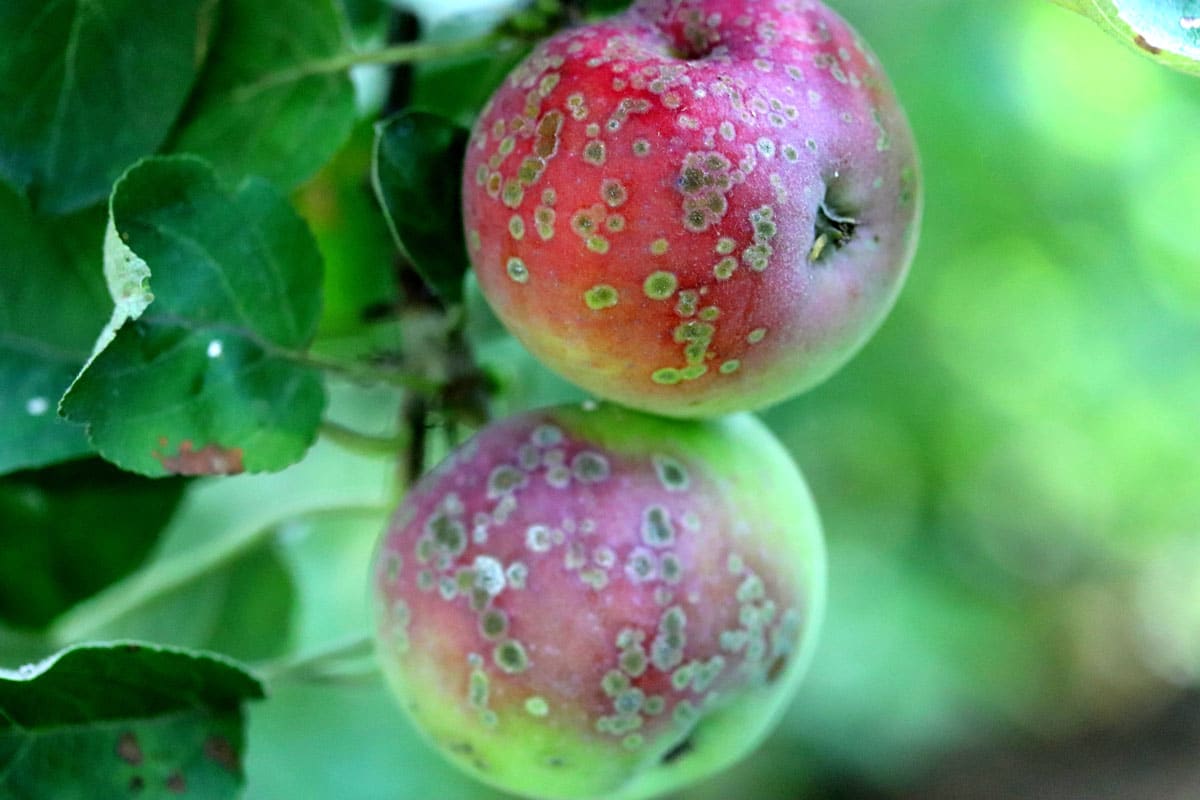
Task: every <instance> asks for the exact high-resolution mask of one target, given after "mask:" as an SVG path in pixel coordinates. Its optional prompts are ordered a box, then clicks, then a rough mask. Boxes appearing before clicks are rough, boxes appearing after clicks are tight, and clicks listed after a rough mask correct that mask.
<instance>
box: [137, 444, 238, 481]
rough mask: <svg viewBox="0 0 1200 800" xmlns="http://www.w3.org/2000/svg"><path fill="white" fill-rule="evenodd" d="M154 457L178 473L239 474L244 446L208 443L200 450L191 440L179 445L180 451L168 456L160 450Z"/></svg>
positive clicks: (172, 471) (155, 452)
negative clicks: (222, 445) (224, 445)
mask: <svg viewBox="0 0 1200 800" xmlns="http://www.w3.org/2000/svg"><path fill="white" fill-rule="evenodd" d="M154 457H155V458H157V459H158V461H159V463H161V464H162V465H163V468H164V469H166V470H167V472H171V473H174V474H176V475H237V474H238V473H240V472H242V471H243V469H244V468H243V466H242V448H240V447H221V446H220V445H219V444H206V445H204V447H201V448H200V449H199V450H197V449H195V448H194V447H193V445H192V443H191V442H190V441H187V440H184V441H183V442H182V443H181V444H180V445H179V452H178V453H176V454H175V455H173V456H168V455H166V454H165V453H163V452H160V451H158V450H155V451H154Z"/></svg>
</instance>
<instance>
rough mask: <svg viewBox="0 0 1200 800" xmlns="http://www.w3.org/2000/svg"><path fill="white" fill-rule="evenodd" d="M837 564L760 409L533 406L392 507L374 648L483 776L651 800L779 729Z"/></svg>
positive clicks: (438, 732)
mask: <svg viewBox="0 0 1200 800" xmlns="http://www.w3.org/2000/svg"><path fill="white" fill-rule="evenodd" d="M824 567H825V565H824V550H823V545H822V539H821V534H820V528H819V524H818V521H817V516H816V512H815V510H814V508H813V504H812V500H811V499H810V496H809V494H808V490H807V489H806V487H805V485H804V481H803V479H802V478H801V477H800V474H799V472H797V470H796V467H795V465H794V464H793V463H792V461H791V459H790V458H789V457H788V455H787V453H786V452H785V451H784V450H783V448H782V446H781V445H780V444H779V443H778V442H777V441H776V440H775V438H774V437H773V436H772V435H771V434H770V433H769V432H768V431H767V430H766V428H764V427H763V426H762V424H761V423H759V422H758V421H757V420H756V419H754V418H753V417H751V416H749V415H736V416H733V417H728V418H725V419H722V420H719V421H714V422H687V421H675V420H667V419H663V418H661V417H651V416H648V415H644V414H640V413H638V412H634V411H629V410H626V409H623V408H620V407H618V406H612V405H605V406H600V407H599V408H596V407H594V406H593V407H592V408H591V409H590V410H589V409H580V408H577V407H562V408H554V409H549V410H545V411H539V412H534V413H528V414H524V415H522V416H518V417H513V418H510V419H506V420H504V421H501V422H498V423H494V424H492V425H490V426H488V427H487V428H485V429H484V430H483V431H482V432H480V433H479V434H478V435H477V436H476V437H475V438H474V439H472V440H471V441H470V442H469V443H467V444H466V445H465V446H464V447H462V448H461V449H460V450H459V451H457V452H456V453H454V454H453V455H451V456H450V457H449V458H448V459H447V460H446V461H445V462H444V463H443V464H441V465H440V466H439V467H438V468H437V469H436V470H435V471H434V472H432V473H430V474H429V475H428V476H426V478H424V479H423V480H422V481H421V482H420V483H419V484H418V485H417V486H416V488H415V489H414V490H413V491H412V492H410V494H409V495H408V497H407V498H406V499H405V501H404V503H403V505H402V506H401V507H400V509H399V510H398V511H397V513H396V516H395V518H394V520H393V521H392V524H391V527H390V529H389V530H388V531H387V532H386V533H385V534H384V536H383V538H382V541H381V542H380V545H379V548H378V550H377V553H376V556H375V561H374V589H375V606H376V610H377V621H378V628H377V635H378V641H379V655H380V658H381V661H382V664H383V666H384V671H385V673H386V674H387V676H388V678H389V681H390V685H391V686H392V688H393V689H394V690H395V693H396V695H397V696H398V697H399V699H400V701H401V703H402V704H403V706H404V707H405V708H407V709H408V711H409V713H410V714H411V715H412V717H413V719H414V720H415V721H416V723H417V725H418V727H420V728H421V729H422V730H423V731H424V732H425V734H426V735H427V736H428V737H429V738H430V739H432V740H433V741H434V742H435V743H436V744H437V745H438V746H439V747H440V749H441V750H442V751H443V752H444V753H445V754H447V755H448V756H449V757H450V758H451V759H452V760H454V761H455V762H456V763H458V764H459V765H461V766H462V767H464V768H466V769H467V770H469V771H471V772H473V773H474V774H475V775H476V776H477V777H479V778H480V779H482V780H484V781H487V782H489V783H492V784H494V785H496V786H498V787H501V788H503V789H506V790H508V791H512V792H516V793H519V794H523V795H527V796H532V797H539V798H603V799H604V800H630V799H631V798H642V797H648V796H651V795H654V794H658V793H660V792H663V791H668V790H671V789H674V788H678V787H679V786H681V785H684V784H686V783H688V782H690V781H693V780H696V779H698V778H700V777H703V776H705V775H708V774H711V773H712V772H714V771H716V770H719V769H721V768H723V767H725V766H727V765H728V764H730V763H732V762H733V761H734V760H736V759H738V758H739V757H741V756H742V755H744V754H745V753H746V752H748V751H749V750H750V749H751V748H753V747H754V746H755V745H756V744H757V743H758V741H759V740H760V739H761V738H762V737H763V736H764V735H765V734H766V732H767V731H768V730H769V729H770V728H771V727H772V726H773V725H774V724H775V722H776V721H777V720H778V718H779V715H780V714H781V713H782V711H783V709H784V708H785V706H786V704H787V703H788V701H789V700H790V698H791V696H792V693H793V690H794V689H795V687H796V684H797V681H798V680H799V679H800V677H801V674H802V672H803V671H804V668H805V665H806V663H807V661H808V659H809V655H810V654H811V651H812V645H813V642H814V636H815V633H816V627H817V623H818V620H819V618H820V616H821V608H822V605H823V598H824Z"/></svg>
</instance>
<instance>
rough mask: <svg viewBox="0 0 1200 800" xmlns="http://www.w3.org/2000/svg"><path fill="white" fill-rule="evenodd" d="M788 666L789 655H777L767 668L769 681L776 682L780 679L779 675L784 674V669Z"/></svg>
mask: <svg viewBox="0 0 1200 800" xmlns="http://www.w3.org/2000/svg"><path fill="white" fill-rule="evenodd" d="M786 666H787V656H777V657H776V658H775V660H774V661H772V662H771V666H770V667H768V668H767V683H774V682H775V681H777V680H779V676H780V675H782V674H783V669H784V667H786Z"/></svg>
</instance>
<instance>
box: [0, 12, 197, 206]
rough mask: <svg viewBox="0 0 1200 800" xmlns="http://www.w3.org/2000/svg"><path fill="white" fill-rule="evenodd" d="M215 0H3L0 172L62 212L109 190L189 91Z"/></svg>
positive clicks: (164, 128) (158, 138)
mask: <svg viewBox="0 0 1200 800" xmlns="http://www.w3.org/2000/svg"><path fill="white" fill-rule="evenodd" d="M215 10H216V0H176V1H175V2H171V3H145V2H141V0H87V1H86V2H85V0H7V2H5V3H3V4H2V5H0V108H2V109H4V113H3V114H0V177H2V178H3V179H5V180H7V181H9V182H10V183H11V184H12V185H13V186H15V187H17V188H19V189H20V190H21V191H23V192H26V193H27V194H28V195H29V196H30V198H31V199H32V200H33V203H34V205H35V206H36V207H38V208H39V209H44V210H47V211H51V212H54V213H62V212H67V211H73V210H75V209H79V208H83V207H84V206H88V205H91V204H92V203H95V202H96V201H98V200H100V199H101V198H103V197H104V196H106V195H107V194H108V190H109V187H110V186H111V185H112V182H113V181H114V180H115V179H116V178H117V176H118V175H120V174H121V171H122V170H124V169H125V167H126V166H128V165H129V164H130V163H131V162H132V161H134V160H136V159H138V158H140V157H141V156H144V155H147V154H149V153H152V152H154V150H156V149H157V148H158V146H159V145H160V144H161V143H162V142H163V140H164V139H165V138H166V136H167V133H168V131H169V130H170V128H171V124H172V122H174V120H175V118H176V116H177V115H178V114H179V111H180V109H181V108H182V107H183V104H184V101H185V100H186V99H187V96H188V92H189V91H190V89H191V86H192V82H193V80H194V78H195V75H196V72H197V71H198V69H199V66H200V62H201V60H202V59H203V56H204V52H205V48H206V43H207V38H208V31H209V29H210V28H211V26H212V21H213V13H214V11H215Z"/></svg>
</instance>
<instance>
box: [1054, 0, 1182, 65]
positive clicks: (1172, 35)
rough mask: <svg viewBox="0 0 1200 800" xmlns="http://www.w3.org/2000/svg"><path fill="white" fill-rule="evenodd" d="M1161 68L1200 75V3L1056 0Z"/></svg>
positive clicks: (1169, 0) (1154, 0)
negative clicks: (1165, 67)
mask: <svg viewBox="0 0 1200 800" xmlns="http://www.w3.org/2000/svg"><path fill="white" fill-rule="evenodd" d="M1054 2H1056V3H1058V4H1059V5H1061V6H1064V7H1066V8H1069V9H1071V10H1072V11H1077V12H1079V13H1080V14H1083V15H1084V16H1085V17H1089V18H1091V19H1092V20H1094V21H1095V22H1096V23H1097V24H1098V25H1100V27H1101V28H1103V29H1104V30H1105V31H1107V32H1108V33H1109V34H1111V35H1112V36H1115V37H1116V38H1117V39H1120V40H1121V41H1122V42H1124V43H1125V44H1126V45H1128V46H1129V47H1132V48H1134V49H1136V50H1137V51H1138V52H1140V53H1141V54H1142V55H1145V56H1149V57H1150V58H1153V59H1154V60H1155V61H1158V62H1159V63H1160V64H1164V65H1166V66H1168V67H1172V68H1174V69H1177V70H1180V71H1181V72H1188V73H1191V74H1193V75H1200V0H1054Z"/></svg>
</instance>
